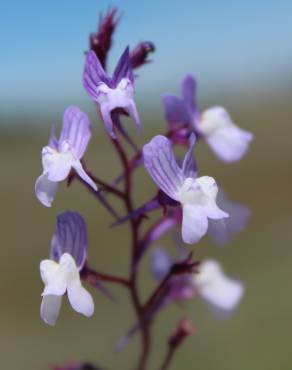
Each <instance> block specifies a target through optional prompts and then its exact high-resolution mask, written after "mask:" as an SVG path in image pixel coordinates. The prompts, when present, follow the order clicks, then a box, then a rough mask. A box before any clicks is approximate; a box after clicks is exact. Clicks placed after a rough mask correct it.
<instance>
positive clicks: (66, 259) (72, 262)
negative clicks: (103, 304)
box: [40, 211, 94, 325]
mask: <svg viewBox="0 0 292 370" xmlns="http://www.w3.org/2000/svg"><path fill="white" fill-rule="evenodd" d="M86 254H87V231H86V225H85V222H84V220H83V218H82V217H81V216H80V215H79V214H78V213H77V212H71V211H68V212H65V213H62V214H61V215H59V216H58V217H57V226H56V231H55V233H54V235H53V238H52V241H51V252H50V259H47V260H43V261H41V263H40V273H41V277H42V280H43V282H44V284H45V288H44V291H43V293H42V297H43V299H42V303H41V318H42V319H43V320H44V322H45V323H47V324H49V325H55V323H56V321H57V318H58V316H59V311H60V308H61V303H62V296H63V295H64V294H65V293H66V292H67V295H68V299H69V302H70V304H71V306H72V308H73V309H74V310H75V311H77V312H78V313H81V314H83V315H85V316H88V317H89V316H92V315H93V311H94V302H93V299H92V297H91V295H90V294H89V293H88V292H87V290H85V289H84V288H83V286H82V285H81V281H80V274H79V273H80V271H81V270H82V268H83V266H84V264H85V261H86Z"/></svg>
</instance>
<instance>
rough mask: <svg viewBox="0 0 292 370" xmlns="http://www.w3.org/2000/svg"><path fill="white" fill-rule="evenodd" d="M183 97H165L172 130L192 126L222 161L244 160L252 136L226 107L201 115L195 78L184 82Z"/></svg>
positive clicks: (185, 79) (165, 106)
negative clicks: (236, 122) (238, 124)
mask: <svg viewBox="0 0 292 370" xmlns="http://www.w3.org/2000/svg"><path fill="white" fill-rule="evenodd" d="M181 95H182V97H181V98H179V97H177V96H175V95H171V94H167V95H165V96H164V97H163V103H164V108H165V116H166V119H167V121H168V122H169V124H170V125H171V127H176V126H177V124H185V125H188V126H189V128H190V130H194V131H195V132H196V133H198V134H199V135H200V137H202V138H203V139H204V140H205V141H206V142H207V144H208V145H209V146H210V148H211V149H212V150H213V152H214V153H215V154H216V155H217V156H218V157H219V158H220V159H221V160H222V161H224V162H234V161H238V160H240V159H241V158H242V157H243V156H244V155H245V153H246V152H247V150H248V147H249V144H250V142H251V140H252V138H253V136H252V134H251V133H250V132H247V131H245V130H242V129H240V128H239V127H238V126H237V125H236V124H235V123H234V122H232V119H231V117H230V115H229V114H228V112H227V111H226V110H225V109H224V108H222V107H212V108H209V109H207V110H205V111H204V112H202V113H200V111H199V108H198V106H197V103H196V100H195V95H196V81H195V79H194V78H193V77H192V76H190V75H187V76H186V77H185V78H184V79H183V81H182V86H181Z"/></svg>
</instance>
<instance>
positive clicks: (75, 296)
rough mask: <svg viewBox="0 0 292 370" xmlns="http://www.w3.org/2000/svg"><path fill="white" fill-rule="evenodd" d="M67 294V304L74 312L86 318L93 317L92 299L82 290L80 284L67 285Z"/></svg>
mask: <svg viewBox="0 0 292 370" xmlns="http://www.w3.org/2000/svg"><path fill="white" fill-rule="evenodd" d="M67 293H68V299H69V302H70V304H71V306H72V308H73V309H74V310H75V311H76V312H78V313H81V314H83V315H85V316H87V317H90V316H92V315H93V312H94V302H93V299H92V297H91V295H90V294H89V293H88V291H87V290H86V289H84V288H83V286H82V285H81V283H80V282H74V283H72V284H69V286H68V289H67Z"/></svg>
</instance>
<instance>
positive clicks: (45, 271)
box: [40, 260, 59, 284]
mask: <svg viewBox="0 0 292 370" xmlns="http://www.w3.org/2000/svg"><path fill="white" fill-rule="evenodd" d="M58 269H59V264H58V263H56V262H55V261H53V260H43V261H41V263H40V273H41V278H42V281H43V283H44V284H48V282H49V281H50V280H51V279H52V276H54V275H55V274H56V272H57V271H58Z"/></svg>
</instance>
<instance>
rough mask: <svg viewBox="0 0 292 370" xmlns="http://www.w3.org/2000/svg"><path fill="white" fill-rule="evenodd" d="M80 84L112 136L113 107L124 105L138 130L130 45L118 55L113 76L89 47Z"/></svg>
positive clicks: (113, 134)
mask: <svg viewBox="0 0 292 370" xmlns="http://www.w3.org/2000/svg"><path fill="white" fill-rule="evenodd" d="M83 85H84V87H85V90H86V91H87V93H88V94H89V96H90V97H91V98H92V99H93V100H94V101H95V102H96V103H98V104H99V107H100V113H101V116H102V119H103V122H104V125H105V128H106V130H107V132H108V133H109V135H111V137H112V138H116V135H115V133H114V131H113V120H112V116H111V112H112V111H113V110H114V109H116V108H122V109H124V110H125V111H126V112H127V113H128V114H129V115H130V117H131V118H132V119H133V121H134V122H135V124H136V126H137V129H138V130H140V119H139V116H138V112H137V109H136V105H135V102H134V77H133V71H132V66H131V58H130V54H129V47H127V48H126V49H125V51H124V52H123V54H122V56H121V57H120V60H119V61H118V64H117V66H116V69H115V71H114V73H113V77H109V76H108V75H107V74H106V72H105V71H104V69H103V67H102V65H101V63H100V61H99V59H98V58H97V56H96V55H95V53H94V52H93V51H89V52H88V54H87V56H86V60H85V67H84V74H83Z"/></svg>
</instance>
